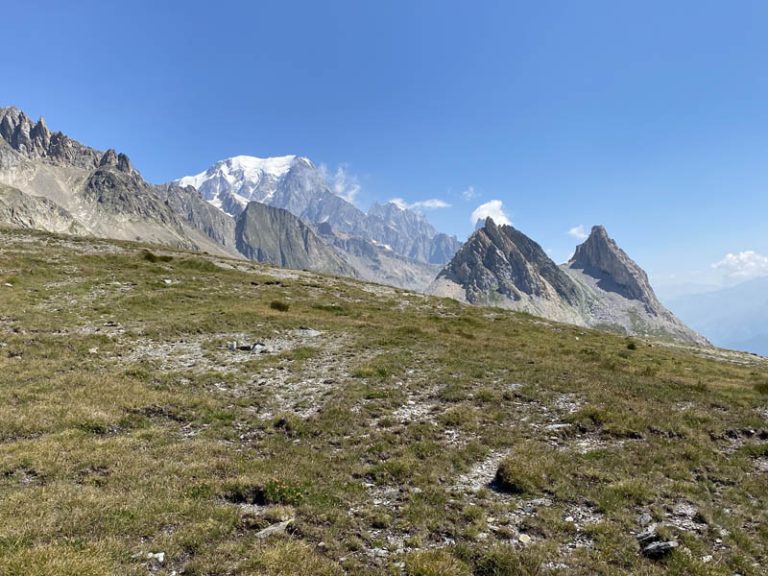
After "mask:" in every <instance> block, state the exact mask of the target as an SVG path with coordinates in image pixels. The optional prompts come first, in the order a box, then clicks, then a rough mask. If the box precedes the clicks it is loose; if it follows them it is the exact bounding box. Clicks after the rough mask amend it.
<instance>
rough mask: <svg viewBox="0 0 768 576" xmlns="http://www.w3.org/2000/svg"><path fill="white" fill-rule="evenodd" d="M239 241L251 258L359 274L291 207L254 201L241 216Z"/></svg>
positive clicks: (237, 233) (237, 243) (335, 272)
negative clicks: (273, 205) (286, 207)
mask: <svg viewBox="0 0 768 576" xmlns="http://www.w3.org/2000/svg"><path fill="white" fill-rule="evenodd" d="M235 242H236V246H237V249H238V251H239V252H240V253H241V254H243V255H244V256H246V257H247V258H249V259H251V260H256V261H257V262H268V263H270V264H276V265H278V266H284V267H286V268H298V269H306V270H313V271H315V272H324V273H328V274H336V275H342V276H353V277H354V276H356V273H355V271H354V269H353V268H352V267H351V266H349V265H348V264H347V263H346V262H345V261H344V260H343V259H342V258H341V257H340V256H339V255H338V254H337V253H336V252H335V251H334V250H333V249H332V248H331V247H329V246H327V245H326V244H325V243H323V242H322V241H321V240H320V239H319V238H318V237H317V236H316V235H315V233H314V232H313V231H312V230H311V229H310V228H309V226H307V225H306V224H304V223H303V222H302V221H301V220H299V219H298V218H296V216H294V215H293V214H291V213H290V212H288V211H287V210H283V209H281V208H273V207H272V206H267V205H265V204H260V203H258V202H250V203H249V204H248V205H247V206H246V208H245V210H243V212H242V213H241V214H240V216H238V217H237V223H236V225H235Z"/></svg>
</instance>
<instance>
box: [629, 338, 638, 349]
mask: <svg viewBox="0 0 768 576" xmlns="http://www.w3.org/2000/svg"><path fill="white" fill-rule="evenodd" d="M627 350H637V344H636V343H635V341H634V340H630V341H629V342H627Z"/></svg>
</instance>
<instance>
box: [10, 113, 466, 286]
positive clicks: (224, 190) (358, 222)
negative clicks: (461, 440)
mask: <svg viewBox="0 0 768 576" xmlns="http://www.w3.org/2000/svg"><path fill="white" fill-rule="evenodd" d="M0 185H2V186H3V187H2V189H0V218H1V219H2V220H0V222H4V223H6V224H9V225H12V226H16V227H27V228H39V229H43V230H47V231H51V232H60V233H61V232H65V233H71V234H78V235H93V236H98V237H106V238H115V239H123V240H142V241H146V242H154V243H159V244H165V245H169V246H173V247H177V248H184V249H188V250H201V251H206V252H210V253H213V254H222V255H229V256H239V257H243V258H251V259H256V260H262V259H263V261H265V262H270V263H279V264H281V265H283V266H290V267H301V268H307V269H311V270H314V271H319V272H327V273H330V274H343V275H349V276H352V277H362V278H365V279H367V280H370V281H374V282H383V283H388V284H394V285H396V286H399V287H403V288H410V289H416V290H423V289H425V288H426V286H428V285H429V283H430V282H431V281H432V279H433V278H434V276H435V274H436V273H437V270H438V268H437V267H436V266H433V265H430V264H429V263H427V262H426V260H428V259H429V257H430V255H431V254H441V255H443V256H441V257H445V255H446V254H452V246H454V245H455V239H453V238H450V237H447V238H445V237H444V235H439V234H437V232H435V231H434V229H433V228H431V226H429V224H428V223H426V221H424V220H423V219H419V218H418V217H416V218H413V216H414V215H412V214H411V219H410V220H408V219H407V218H406V219H405V220H404V221H406V222H408V223H411V224H414V225H415V224H419V227H418V229H417V233H416V235H415V236H414V237H409V238H406V239H404V240H400V239H398V232H397V230H395V229H394V228H393V227H392V225H391V223H385V222H383V220H382V221H379V220H381V219H378V220H377V219H376V218H372V219H371V222H373V223H374V228H375V229H376V230H378V232H376V234H374V235H378V237H382V238H386V239H387V240H389V241H390V242H392V243H394V244H396V246H397V247H398V248H400V249H401V250H402V251H408V250H410V252H411V253H413V254H414V255H416V256H420V255H424V256H423V260H424V261H420V260H418V259H412V258H409V257H407V256H403V255H402V254H398V253H395V252H392V251H391V250H388V249H387V248H386V247H385V243H383V242H377V241H376V240H375V239H372V238H371V235H370V234H369V235H367V236H366V235H365V234H362V235H360V234H359V232H360V230H361V227H362V228H365V226H368V225H367V224H365V220H366V218H367V216H366V215H365V214H364V213H363V212H362V211H360V210H358V209H357V208H356V207H355V206H353V205H352V204H350V203H348V202H346V201H345V200H343V199H342V198H340V197H339V196H338V195H336V194H334V193H333V192H331V190H330V188H329V186H328V183H327V181H326V180H325V178H324V176H323V174H322V171H320V170H319V169H318V168H317V167H315V166H314V165H313V164H312V163H311V162H310V161H309V160H308V159H305V158H299V157H296V156H284V157H279V158H273V159H254V158H251V157H236V158H233V159H230V160H228V161H225V162H223V163H219V164H217V166H216V168H215V169H211V170H209V171H207V172H206V173H203V174H201V175H198V176H197V177H192V178H183V179H180V180H179V181H177V182H176V183H170V184H165V185H152V184H150V183H148V182H146V181H145V180H144V178H143V177H142V176H141V174H140V173H139V172H138V171H137V170H136V169H135V168H134V167H133V165H132V163H131V161H130V159H129V158H128V156H126V155H125V154H122V153H118V152H116V151H115V150H107V151H105V152H102V151H98V150H95V149H93V148H89V147H88V146H85V145H82V144H80V143H79V142H77V141H75V140H73V139H71V138H69V137H68V136H66V135H64V134H63V133H61V132H54V133H51V132H50V130H49V129H48V127H47V125H46V123H45V121H44V120H43V119H42V118H41V119H40V120H38V121H37V122H33V121H32V120H31V119H30V118H29V117H28V116H27V115H26V114H24V112H22V111H20V110H18V109H17V108H4V109H0ZM195 186H199V187H200V191H198V190H197V189H196V187H195ZM253 202H260V203H261V202H265V203H271V204H270V206H271V208H273V209H274V210H285V211H286V214H282V215H281V214H278V213H277V212H275V211H274V210H270V211H265V210H260V209H258V208H253V209H250V210H249V207H250V204H251V203H253ZM246 213H247V214H246ZM255 214H259V217H258V218H255V220H256V221H258V222H261V223H266V224H269V225H268V226H267V227H266V228H265V231H262V232H260V233H254V230H253V221H254V215H255ZM267 214H268V215H269V217H266V216H265V215H267ZM293 214H295V215H296V216H298V217H300V218H301V220H299V219H298V218H297V217H295V216H293ZM289 216H290V217H289ZM393 221H394V220H393ZM275 222H279V223H280V226H275V225H272V224H273V223H275ZM314 223H322V224H323V225H325V226H326V229H325V231H324V234H322V235H321V236H322V238H321V236H318V234H316V227H317V224H314ZM282 228H285V229H282ZM369 228H370V226H369ZM245 231H248V233H247V234H245V233H244V232H245ZM266 231H269V233H270V234H271V236H270V237H267V235H266ZM351 231H357V232H358V235H357V236H354V235H352V234H351ZM432 237H435V247H434V249H433V248H432V247H431V246H430V242H431V238H432ZM298 238H302V239H303V240H302V241H293V240H296V239H298ZM396 240H397V242H395V241H396ZM253 243H258V244H253ZM290 251H294V252H293V253H291V252H290Z"/></svg>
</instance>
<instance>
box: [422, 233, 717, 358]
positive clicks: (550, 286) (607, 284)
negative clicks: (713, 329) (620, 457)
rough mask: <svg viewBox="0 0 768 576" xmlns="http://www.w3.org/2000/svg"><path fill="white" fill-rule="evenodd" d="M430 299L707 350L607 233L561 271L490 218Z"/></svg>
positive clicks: (436, 283) (442, 274)
mask: <svg viewBox="0 0 768 576" xmlns="http://www.w3.org/2000/svg"><path fill="white" fill-rule="evenodd" d="M428 292H429V293H431V294H434V295H438V296H448V297H452V298H456V299H459V300H463V301H465V302H469V303H471V304H481V305H492V306H498V307H502V308H510V309H515V310H521V311H524V312H529V313H531V314H535V315H537V316H542V317H545V318H549V319H552V320H557V321H560V322H567V323H570V324H577V325H581V326H589V327H595V328H604V329H608V330H612V331H618V332H622V333H626V334H641V335H648V336H657V337H666V338H673V339H675V340H681V341H685V342H689V343H693V344H706V343H707V341H706V340H705V339H704V338H703V337H702V336H700V335H699V334H697V333H696V332H694V331H693V330H691V329H690V328H688V327H687V326H685V325H684V324H683V323H682V322H681V321H680V320H678V319H677V318H676V317H675V316H674V315H673V314H672V313H671V312H670V311H669V310H667V309H666V308H665V307H664V306H663V305H662V304H661V302H659V300H658V298H657V297H656V295H655V294H654V292H653V289H652V288H651V286H650V283H649V281H648V277H647V275H646V274H645V272H644V271H643V270H642V269H641V268H640V267H639V266H638V265H637V264H636V263H635V262H634V261H633V260H632V259H631V258H629V256H627V254H626V253H625V252H624V251H623V250H622V249H621V248H619V246H618V245H617V244H616V242H615V241H614V240H613V239H611V238H610V237H609V236H608V233H607V232H606V230H605V228H603V227H602V226H595V227H593V228H592V231H591V233H590V235H589V237H588V238H587V239H586V240H585V241H584V243H583V244H581V245H579V246H578V247H577V248H576V252H575V253H574V255H573V257H572V258H571V259H570V260H569V261H568V262H567V263H565V264H562V265H560V266H558V265H557V264H556V263H555V262H554V261H553V260H552V259H551V258H550V257H549V256H547V254H546V252H545V251H544V250H543V249H542V248H541V246H539V244H537V243H536V242H534V241H533V240H531V239H530V238H528V237H527V236H526V235H525V234H523V233H522V232H520V231H519V230H516V229H515V228H513V227H512V226H508V225H496V223H495V222H494V221H493V220H492V219H490V218H488V219H486V221H485V224H484V225H483V226H482V227H480V228H478V229H477V230H476V231H475V233H474V234H473V235H472V236H471V237H470V238H469V240H467V242H466V243H465V244H464V245H463V246H462V247H461V249H460V250H459V251H458V253H457V254H456V256H455V257H454V258H453V260H451V262H450V263H449V264H448V265H447V266H446V267H445V268H444V269H443V270H442V271H441V272H440V274H439V275H438V276H437V278H436V279H435V281H434V282H433V283H432V285H431V286H430V288H429V289H428Z"/></svg>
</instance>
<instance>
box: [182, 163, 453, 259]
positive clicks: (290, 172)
mask: <svg viewBox="0 0 768 576" xmlns="http://www.w3.org/2000/svg"><path fill="white" fill-rule="evenodd" d="M175 184H178V185H180V186H194V187H195V188H197V190H198V191H199V192H200V194H201V195H202V196H203V198H205V199H206V200H207V201H208V202H210V203H211V204H213V205H214V206H216V207H217V208H219V209H220V210H222V211H224V212H226V213H227V214H230V215H231V216H233V217H237V216H238V215H239V214H240V213H241V212H242V211H243V210H244V209H245V207H246V206H247V204H248V202H260V203H262V204H267V205H269V206H273V207H276V208H283V209H285V210H288V211H289V212H291V213H292V214H294V215H295V216H298V217H299V218H300V219H302V220H303V221H304V222H306V223H308V224H310V225H312V226H314V227H317V226H320V225H321V224H322V225H324V226H325V227H326V228H327V227H328V226H330V228H331V230H332V231H333V232H334V233H340V234H343V235H346V236H353V237H357V238H361V239H364V240H366V241H369V242H373V243H375V244H377V245H386V246H389V247H391V248H392V250H394V252H396V253H397V254H399V255H400V256H404V257H405V258H409V259H411V260H414V261H416V262H420V263H424V264H445V263H446V262H448V260H450V259H451V257H452V256H453V255H454V254H455V253H456V250H458V248H459V246H460V244H459V242H458V240H456V238H454V237H452V236H447V235H445V234H440V233H438V232H437V230H435V229H434V228H433V227H432V225H431V224H429V222H427V220H426V219H425V218H424V216H423V215H421V214H419V213H417V212H413V211H411V210H408V209H406V208H403V207H402V206H398V205H397V204H396V203H394V202H389V203H387V204H384V205H378V204H374V206H373V207H372V208H371V210H370V211H369V212H368V213H367V214H366V213H365V212H363V211H362V210H360V209H359V208H358V207H356V206H355V205H354V204H352V203H350V202H348V201H347V200H345V199H344V198H342V197H341V196H339V195H337V194H335V193H334V191H333V188H332V186H331V185H330V183H329V182H328V180H327V177H326V174H325V171H324V170H322V169H321V168H319V167H318V166H316V165H315V164H314V163H313V162H312V161H311V160H309V159H308V158H304V157H301V156H294V155H291V156H279V157H274V158H257V157H254V156H235V157H233V158H229V159H226V160H222V161H220V162H217V163H216V164H214V165H213V166H211V167H210V168H209V169H208V170H206V171H204V172H201V173H199V174H196V175H194V176H185V177H183V178H179V179H178V180H176V181H175Z"/></svg>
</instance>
